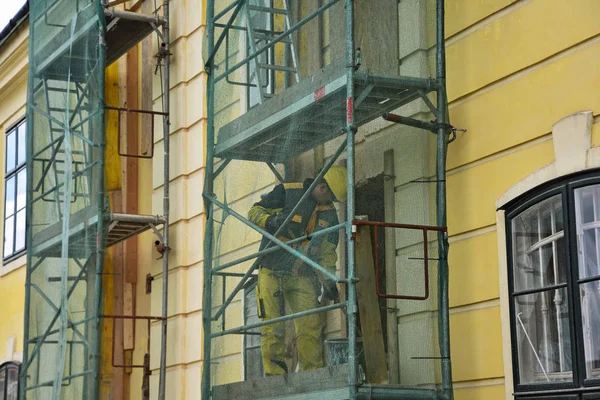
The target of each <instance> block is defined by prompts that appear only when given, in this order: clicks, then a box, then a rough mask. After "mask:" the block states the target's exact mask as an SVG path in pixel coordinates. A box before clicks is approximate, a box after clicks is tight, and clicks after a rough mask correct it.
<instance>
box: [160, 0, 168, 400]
mask: <svg viewBox="0 0 600 400" xmlns="http://www.w3.org/2000/svg"><path fill="white" fill-rule="evenodd" d="M162 7H163V18H164V20H165V23H164V25H163V46H164V52H165V53H164V60H165V61H164V62H165V71H164V77H163V107H164V109H163V112H166V113H167V114H166V115H164V116H163V141H164V178H163V179H164V182H163V218H164V221H165V222H164V225H163V244H164V246H165V248H168V246H169V141H170V138H169V130H170V121H169V109H170V104H169V101H170V93H169V87H170V80H169V69H170V68H169V67H170V65H169V64H170V59H169V58H170V43H169V0H163V4H162ZM168 299H169V252H168V251H165V253H164V256H163V265H162V317H163V319H162V321H161V341H160V375H159V380H158V398H159V399H160V400H165V391H166V380H167V318H168V316H167V314H168V312H167V311H168V309H167V307H168Z"/></svg>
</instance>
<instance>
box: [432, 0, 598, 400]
mask: <svg viewBox="0 0 600 400" xmlns="http://www.w3.org/2000/svg"><path fill="white" fill-rule="evenodd" d="M432 3H433V2H428V3H427V4H428V12H429V15H428V21H429V22H430V24H432V23H433V22H434V19H433V18H432V16H431V12H433V11H434V10H435V7H431V4H432ZM446 6H447V14H446V17H447V21H446V26H447V30H446V35H447V37H449V38H450V41H449V43H448V46H447V68H448V76H447V84H448V93H449V98H450V104H449V109H450V120H451V123H452V124H453V125H454V126H457V127H460V128H466V129H468V132H467V133H464V134H459V135H458V138H457V140H456V141H455V142H453V143H452V144H450V146H449V152H448V164H447V167H448V170H449V172H448V178H447V184H448V186H447V189H448V192H447V201H448V229H449V233H450V242H451V245H450V254H449V265H450V305H451V307H452V309H451V320H450V327H451V333H450V335H451V336H450V337H451V351H452V371H453V378H454V380H455V382H456V383H457V385H456V387H455V391H454V392H455V398H457V399H506V398H511V393H512V391H511V392H510V393H508V390H505V388H504V380H503V378H504V372H505V369H504V362H503V353H502V351H503V350H502V349H503V346H510V338H509V337H502V328H501V322H500V308H499V303H500V302H499V299H498V297H499V294H500V290H505V288H504V287H503V286H502V284H501V282H500V281H499V271H498V260H497V257H498V249H497V239H498V238H497V233H496V229H495V223H496V210H495V201H496V199H497V198H498V197H499V196H500V195H501V194H502V193H504V192H505V191H506V190H507V189H508V188H510V187H511V186H513V185H514V184H516V183H517V182H518V181H519V180H521V179H522V178H524V177H526V176H527V175H529V174H530V173H532V172H534V171H536V170H538V169H539V168H542V167H544V166H545V165H548V164H550V163H551V162H553V161H554V148H553V142H552V137H551V134H550V133H551V130H552V125H553V124H554V123H555V122H557V121H558V120H560V119H562V118H563V117H565V116H567V115H569V114H571V113H574V112H577V111H583V110H592V112H593V113H594V115H595V116H596V123H595V125H594V126H593V132H592V145H593V146H598V145H600V128H599V126H600V124H598V114H600V96H598V94H597V90H595V89H594V88H595V87H597V86H598V85H599V84H600V75H599V74H598V71H597V68H595V67H594V65H596V64H598V61H600V60H599V59H598V57H599V55H600V51H599V50H600V39H599V34H600V25H598V24H597V22H596V21H595V20H594V19H593V15H594V14H597V13H598V11H600V10H599V9H598V7H599V6H600V3H598V2H596V1H593V0H582V1H556V0H550V1H545V0H531V1H511V0H498V1H493V2H487V1H467V0H449V1H447V2H446ZM432 32H433V30H432V29H431V27H430V28H429V29H428V44H429V46H431V45H433V36H431V33H432ZM508 370H510V369H508Z"/></svg>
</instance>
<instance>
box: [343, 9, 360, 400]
mask: <svg viewBox="0 0 600 400" xmlns="http://www.w3.org/2000/svg"><path fill="white" fill-rule="evenodd" d="M346 117H347V120H346V162H347V165H346V168H347V170H348V194H347V202H346V251H347V258H346V260H347V262H348V308H347V316H348V347H349V348H348V390H349V396H350V399H351V400H354V399H355V398H356V396H357V384H358V382H357V375H358V374H357V369H358V366H357V359H356V312H357V307H356V282H355V278H356V271H355V270H356V266H355V254H354V249H355V243H354V232H353V229H354V226H353V225H352V221H354V131H355V129H356V127H355V126H354V0H346Z"/></svg>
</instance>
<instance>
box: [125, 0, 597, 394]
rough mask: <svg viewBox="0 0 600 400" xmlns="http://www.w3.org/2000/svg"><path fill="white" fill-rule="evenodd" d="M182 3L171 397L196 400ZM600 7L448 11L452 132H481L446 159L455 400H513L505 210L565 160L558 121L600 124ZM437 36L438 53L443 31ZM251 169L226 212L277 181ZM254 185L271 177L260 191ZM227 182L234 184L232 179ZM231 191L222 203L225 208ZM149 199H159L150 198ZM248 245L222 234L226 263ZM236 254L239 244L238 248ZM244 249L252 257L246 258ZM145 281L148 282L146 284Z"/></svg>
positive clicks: (480, 4) (189, 40)
mask: <svg viewBox="0 0 600 400" xmlns="http://www.w3.org/2000/svg"><path fill="white" fill-rule="evenodd" d="M217 3H218V5H219V4H221V3H223V2H217ZM432 3H433V2H432V1H429V2H428V3H427V13H428V17H427V18H428V21H429V22H430V23H431V22H432V21H433V19H432V12H433V11H434V10H435V7H433V8H432V7H431V4H432ZM170 4H171V11H172V20H171V22H172V27H173V30H172V34H173V36H172V39H173V48H172V52H173V58H172V61H173V76H172V78H173V79H172V82H171V84H172V87H171V93H172V105H171V109H172V110H173V116H172V125H171V138H172V142H171V143H172V152H171V157H172V164H171V184H172V192H171V193H172V217H173V218H172V222H173V225H172V228H171V235H172V236H171V243H172V245H171V247H172V248H173V252H172V255H171V256H172V257H171V258H172V262H171V272H170V274H169V278H170V285H169V288H170V296H169V315H170V319H169V324H170V325H169V338H170V340H169V341H170V344H169V346H170V347H169V358H168V365H169V369H168V385H167V389H168V391H169V393H170V397H169V398H177V399H195V398H199V395H198V390H199V388H200V384H199V382H200V373H201V367H200V363H201V360H202V357H203V354H201V340H202V338H201V329H200V327H201V316H202V310H201V297H202V294H201V291H200V290H199V288H201V287H202V260H203V254H202V238H203V232H202V230H203V222H204V218H205V216H204V210H203V207H202V201H201V198H200V194H201V186H202V182H203V177H204V171H203V170H204V151H205V143H204V139H203V138H204V135H205V126H206V125H205V121H206V113H205V104H204V89H205V79H206V76H205V74H204V72H203V71H202V62H201V57H200V55H201V45H202V43H201V41H202V34H203V32H204V19H203V16H204V10H205V2H204V1H201V0H188V1H186V2H185V3H184V2H183V0H174V1H172V2H171V3H170ZM575 4H576V5H577V7H575ZM598 7H599V3H598V2H596V1H594V0H581V1H579V2H577V3H575V2H574V1H559V0H548V1H546V0H531V1H516V0H496V1H470V0H448V1H447V31H446V34H447V36H448V37H450V38H451V39H452V40H451V42H450V43H449V45H448V62H447V64H448V90H449V95H450V99H451V101H452V102H451V104H450V112H451V121H452V123H453V124H454V125H456V126H457V127H464V128H467V129H468V130H469V132H468V133H467V134H461V135H459V137H458V139H457V140H456V141H455V142H454V143H453V144H451V145H450V151H449V157H448V168H449V169H450V174H449V176H448V209H449V216H448V225H449V230H450V235H451V239H452V241H453V244H452V246H451V251H450V271H451V272H450V279H451V281H450V303H451V306H452V307H453V311H452V317H451V329H452V331H451V340H452V356H453V373H454V378H455V380H456V381H457V382H460V385H459V388H457V389H456V390H455V395H456V398H457V399H500V398H504V396H505V391H504V387H503V385H502V384H499V383H498V382H497V380H499V379H501V378H502V377H503V374H504V369H503V362H502V343H503V338H502V336H501V329H500V316H499V308H498V306H497V305H496V303H497V298H498V295H499V283H498V266H497V247H496V244H495V242H496V233H495V231H494V230H493V226H494V224H495V209H494V202H495V200H496V198H497V197H498V196H499V195H500V194H501V193H503V192H504V191H505V190H506V189H507V188H509V187H510V186H512V185H513V184H514V183H516V182H517V181H518V180H520V179H522V178H523V177H525V176H527V175H528V174H529V173H531V172H533V171H535V170H536V169H538V168H540V167H543V166H544V165H546V164H548V163H550V162H552V161H553V160H554V152H553V147H552V141H551V139H550V137H549V133H550V130H551V127H552V124H553V123H554V122H556V121H557V120H559V119H560V118H562V117H564V116H565V115H567V114H569V113H572V112H575V111H579V110H582V109H592V110H594V112H595V113H596V115H598V109H600V107H599V105H598V101H600V98H599V97H598V96H597V94H596V93H595V91H593V90H591V89H590V88H593V87H598V86H599V83H600V82H598V80H599V77H600V75H599V73H598V71H597V68H595V67H594V66H595V65H597V64H598V61H600V60H599V59H598V58H599V57H600V55H599V54H600V51H598V50H599V49H600V48H599V46H600V45H599V44H598V40H597V35H598V33H599V29H598V25H597V24H596V23H595V20H594V16H595V15H597V14H598V11H600V10H598V9H597V8H598ZM217 8H219V7H217ZM326 22H327V21H325V23H326ZM325 31H326V30H325ZM427 32H428V40H427V43H428V45H429V46H430V45H431V44H432V36H431V32H433V31H432V30H431V26H430V27H429V29H428V30H427ZM326 36H327V35H325V37H326ZM574 46H575V47H574ZM567 49H569V50H568V51H567ZM325 57H326V56H325ZM532 65H534V66H535V67H531V66H532ZM156 83H157V81H156V80H155V85H154V100H155V107H157V106H158V105H159V104H160V97H159V95H160V90H158V86H157V84H156ZM219 93H220V95H219V96H218V98H217V111H218V115H217V124H222V123H223V122H224V121H226V120H230V119H231V118H233V117H235V116H236V115H238V114H239V113H240V112H241V111H242V109H243V104H241V102H240V101H239V100H240V98H241V96H239V95H238V94H237V93H235V92H231V91H230V92H222V91H219ZM598 126H600V124H596V125H595V126H594V134H593V138H592V140H593V143H594V145H600V133H599V132H600V130H599V129H600V128H598ZM156 133H157V135H156V153H157V154H160V153H161V152H162V134H161V130H160V128H158V129H157V132H156ZM230 167H231V166H230ZM228 168H229V167H228ZM226 171H227V170H226ZM244 171H245V173H246V174H247V176H248V177H249V178H246V179H236V183H237V185H232V184H227V185H226V186H227V187H228V189H229V190H228V196H230V197H228V200H229V201H231V204H232V206H233V207H234V208H235V209H236V210H238V211H240V212H241V213H243V211H244V210H245V209H247V207H248V205H249V204H251V203H252V201H253V199H254V198H255V197H256V196H257V194H258V193H260V192H263V191H266V190H268V187H269V184H271V183H272V180H271V179H269V178H270V175H269V173H268V171H265V170H263V169H256V170H255V169H250V168H249V169H247V170H244ZM255 173H256V174H258V175H260V176H261V178H260V179H255V178H254V177H255ZM227 176H228V175H227V173H225V174H224V175H222V177H227ZM161 182H162V158H161V157H156V158H155V160H154V161H153V164H152V173H151V172H150V171H149V170H148V169H144V168H140V212H144V211H143V210H147V211H146V212H148V213H153V214H159V213H161V210H162V183H161ZM257 182H261V184H260V185H257ZM222 188H223V186H221V187H220V189H221V192H219V191H218V193H217V194H218V195H220V196H222ZM150 191H151V192H152V195H151V196H147V194H148V193H149V192H150ZM142 203H143V204H142ZM230 218H231V217H230ZM239 233H240V231H239V229H237V225H235V224H234V225H232V228H231V229H227V230H224V233H223V235H224V237H223V243H225V244H226V245H224V247H223V248H222V249H221V250H222V251H223V253H222V254H223V255H224V258H229V257H233V255H234V254H236V253H237V252H240V251H241V252H244V251H248V250H249V249H251V248H252V245H253V244H254V243H255V242H256V240H257V239H258V238H257V237H256V235H253V234H248V236H244V237H243V238H242V239H241V240H239ZM236 236H237V237H236ZM151 240H152V236H151V234H145V235H143V236H141V238H140V243H142V244H141V245H140V250H139V251H140V261H139V262H140V265H141V264H142V263H146V265H151V271H152V274H153V275H154V276H155V281H154V283H153V293H152V301H149V298H148V296H145V294H143V288H142V289H140V286H142V285H138V296H137V299H138V306H137V310H138V313H139V314H142V313H148V314H159V313H160V287H161V284H162V281H161V276H160V271H161V264H160V262H157V261H155V260H154V258H155V253H153V251H152V250H153V249H152V248H151V246H149V245H148V244H147V243H150V242H151ZM232 243H236V244H237V246H229V244H232ZM242 246H245V247H244V249H243V250H236V248H238V249H239V247H242ZM140 270H141V269H140ZM138 279H139V281H143V276H142V275H141V273H140V276H139V278H138ZM236 306H237V307H238V309H239V310H240V311H239V312H238V311H236V315H235V316H233V317H231V318H232V319H231V321H229V322H239V318H240V316H241V308H239V307H241V304H240V303H237V304H236ZM236 319H237V320H238V321H234V320H236ZM158 328H159V327H158V325H157V324H155V325H154V326H153V330H152V332H153V339H152V342H153V345H152V353H153V357H152V369H153V378H152V390H153V391H154V390H156V389H157V384H158V380H157V378H156V377H157V372H158V369H157V366H158V356H157V355H158V341H157V340H158V332H159V329H158ZM141 332H143V329H138V330H137V331H136V335H137V337H136V340H145V337H144V336H143V333H141ZM238 341H239V338H232V339H231V340H230V341H227V342H226V343H225V342H224V343H222V346H219V350H218V355H223V356H226V358H223V359H222V360H219V361H220V363H219V364H216V366H215V367H214V368H215V369H214V371H213V373H214V377H215V382H218V383H223V382H229V381H233V380H239V379H240V378H241V374H242V369H241V364H242V360H241V357H240V355H239V353H237V352H236V348H241V346H240V344H239V343H238ZM136 354H137V355H136V357H139V356H140V353H136ZM136 374H138V372H134V376H136V380H135V381H134V380H132V388H135V387H138V386H139V385H138V384H141V376H140V375H139V374H138V375H136ZM481 382H483V383H481ZM182 388H185V389H182ZM132 393H139V392H133V391H132Z"/></svg>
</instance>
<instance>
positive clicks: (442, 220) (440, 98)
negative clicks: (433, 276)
mask: <svg viewBox="0 0 600 400" xmlns="http://www.w3.org/2000/svg"><path fill="white" fill-rule="evenodd" d="M444 17H445V16H444V0H437V5H436V24H437V27H436V37H437V52H436V80H437V83H438V89H437V116H436V117H437V123H438V130H437V163H436V181H437V183H436V203H437V225H438V226H446V223H447V221H446V153H447V151H448V129H449V128H450V126H449V125H448V120H449V117H448V104H447V101H448V99H447V95H446V48H445V46H446V43H445V37H444V35H445V33H444ZM438 252H439V259H440V261H439V271H438V288H439V289H438V290H439V297H438V303H439V304H438V307H439V310H440V312H439V316H438V319H439V322H438V324H439V327H440V328H439V330H440V334H439V343H440V353H441V354H440V355H441V358H442V389H443V394H444V398H445V399H447V400H452V398H453V393H452V364H451V361H450V315H449V303H448V234H447V233H446V232H438Z"/></svg>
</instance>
